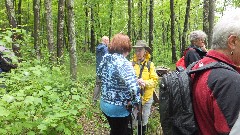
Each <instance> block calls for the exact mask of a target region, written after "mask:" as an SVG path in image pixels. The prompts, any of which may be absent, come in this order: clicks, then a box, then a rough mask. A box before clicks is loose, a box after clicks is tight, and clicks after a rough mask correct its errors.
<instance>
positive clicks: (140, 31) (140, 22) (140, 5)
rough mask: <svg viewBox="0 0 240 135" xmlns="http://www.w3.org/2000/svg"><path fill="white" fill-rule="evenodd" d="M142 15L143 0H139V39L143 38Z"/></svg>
mask: <svg viewBox="0 0 240 135" xmlns="http://www.w3.org/2000/svg"><path fill="white" fill-rule="evenodd" d="M142 15H143V10H142V0H139V2H138V27H139V30H138V36H137V39H142Z"/></svg>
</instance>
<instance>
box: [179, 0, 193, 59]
mask: <svg viewBox="0 0 240 135" xmlns="http://www.w3.org/2000/svg"><path fill="white" fill-rule="evenodd" d="M190 5H191V0H187V6H186V14H185V20H184V28H183V34H182V45H181V56H183V52H184V50H185V48H186V35H187V31H188V19H189V13H190Z"/></svg>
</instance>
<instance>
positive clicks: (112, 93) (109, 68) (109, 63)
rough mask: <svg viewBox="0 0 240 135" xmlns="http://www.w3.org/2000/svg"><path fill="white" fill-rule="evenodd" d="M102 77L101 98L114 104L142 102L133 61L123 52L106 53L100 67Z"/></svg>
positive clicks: (98, 71)
mask: <svg viewBox="0 0 240 135" xmlns="http://www.w3.org/2000/svg"><path fill="white" fill-rule="evenodd" d="M97 76H98V77H99V79H101V82H102V87H101V90H102V92H101V100H103V101H105V102H107V103H109V104H113V105H118V106H122V105H127V102H128V101H132V102H133V103H139V102H140V92H139V91H140V88H139V85H138V83H137V76H136V74H135V71H134V69H133V66H132V64H131V62H129V61H128V60H127V59H126V58H125V57H124V56H123V55H122V54H117V53H114V54H106V55H105V56H104V57H103V60H102V61H101V63H100V65H99V67H98V69H97Z"/></svg>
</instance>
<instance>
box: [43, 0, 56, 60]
mask: <svg viewBox="0 0 240 135" xmlns="http://www.w3.org/2000/svg"><path fill="white" fill-rule="evenodd" d="M45 10H46V11H45V17H46V23H47V25H46V26H47V41H48V51H49V55H50V61H51V62H54V39H53V38H54V35H53V20H52V0H45Z"/></svg>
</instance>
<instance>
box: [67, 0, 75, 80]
mask: <svg viewBox="0 0 240 135" xmlns="http://www.w3.org/2000/svg"><path fill="white" fill-rule="evenodd" d="M73 7H74V1H73V0H67V10H68V12H67V13H68V14H67V17H68V23H67V24H68V31H69V46H70V52H69V53H70V54H69V55H70V73H71V78H72V79H73V80H77V51H76V39H75V36H76V35H75V25H74V10H73V9H74V8H73Z"/></svg>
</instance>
